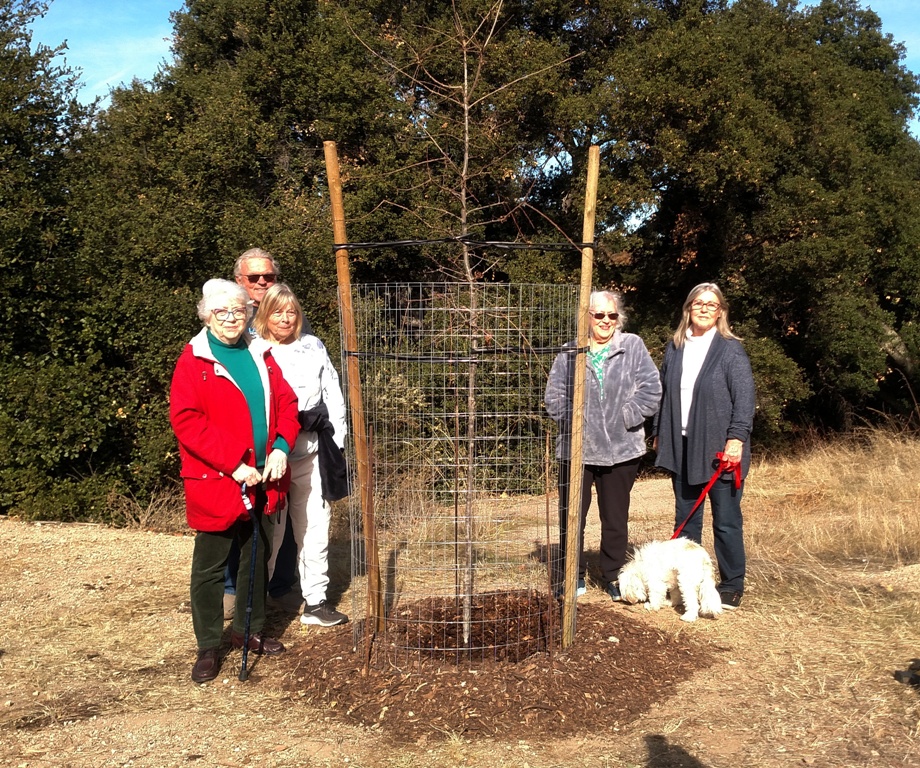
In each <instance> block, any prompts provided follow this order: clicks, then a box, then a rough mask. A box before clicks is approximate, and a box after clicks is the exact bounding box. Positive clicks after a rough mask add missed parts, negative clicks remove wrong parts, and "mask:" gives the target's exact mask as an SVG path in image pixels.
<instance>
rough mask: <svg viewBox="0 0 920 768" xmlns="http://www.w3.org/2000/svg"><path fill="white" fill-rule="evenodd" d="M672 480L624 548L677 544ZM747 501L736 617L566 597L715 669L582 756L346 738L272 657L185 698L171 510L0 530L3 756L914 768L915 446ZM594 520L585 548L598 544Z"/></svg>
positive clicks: (187, 552) (342, 527) (186, 556)
mask: <svg viewBox="0 0 920 768" xmlns="http://www.w3.org/2000/svg"><path fill="white" fill-rule="evenodd" d="M669 485H670V484H669V483H668V482H667V481H663V480H648V481H643V482H640V483H638V484H637V485H636V489H635V491H634V494H633V499H634V501H633V510H632V519H631V523H630V539H631V540H632V541H634V542H637V543H638V542H641V541H644V540H646V539H648V538H661V537H662V536H663V535H665V534H666V533H667V532H669V529H670V525H671V521H672V519H673V501H672V500H671V497H670V487H669ZM162 503H163V504H164V505H168V502H167V501H165V500H164V501H163V502H162ZM533 504H534V508H533V509H532V510H530V518H531V520H530V522H531V524H532V529H533V530H532V532H531V531H530V530H527V531H524V530H522V531H519V533H520V534H522V535H524V536H531V535H532V536H536V535H537V533H538V532H539V530H538V529H540V528H541V524H540V521H541V520H542V519H543V517H544V516H545V511H544V504H545V502H544V500H543V499H534V500H533ZM743 506H744V510H745V528H746V540H747V550H748V556H749V563H748V580H747V584H746V590H745V601H744V604H743V606H742V608H741V610H739V611H736V612H734V613H731V614H728V615H724V616H722V617H721V618H720V619H718V620H717V621H699V622H695V623H694V624H692V625H687V624H685V623H684V622H681V621H680V619H679V617H678V616H677V615H676V614H673V613H671V612H668V611H662V612H659V613H656V614H648V613H646V612H645V611H644V610H642V609H641V608H640V607H638V606H636V607H633V608H627V607H624V606H614V605H612V604H611V603H610V601H609V600H608V599H606V597H605V596H604V594H603V593H602V592H601V591H600V590H596V589H589V591H588V594H587V595H586V596H585V597H584V598H579V600H580V601H581V600H586V601H589V602H591V603H592V604H596V605H597V606H599V607H602V608H603V610H605V611H608V610H609V611H628V612H630V613H629V615H631V616H634V618H635V620H636V621H640V622H649V623H652V624H654V625H655V627H657V628H658V629H659V630H661V631H662V632H664V633H665V635H666V636H670V637H674V638H682V639H687V638H689V639H691V640H692V642H694V643H700V644H703V645H705V646H707V647H708V648H710V649H711V650H712V652H713V654H714V655H715V657H716V663H715V665H714V666H713V668H712V670H711V671H709V672H703V673H698V674H697V675H695V676H694V677H693V678H692V679H691V680H689V681H687V682H685V683H681V684H680V685H677V686H675V687H674V690H673V691H672V692H671V695H670V697H669V698H666V699H663V700H662V701H661V702H660V703H659V705H658V706H656V707H655V708H653V710H652V711H650V712H648V713H646V714H644V715H643V716H642V717H641V718H639V719H638V720H636V721H635V722H633V723H630V724H629V725H628V726H627V727H624V728H621V729H619V730H617V731H616V732H614V731H613V730H612V729H611V728H610V727H609V725H608V724H607V723H606V721H605V720H604V719H603V718H602V717H599V719H598V723H597V730H596V734H595V735H594V736H587V737H584V738H579V739H574V740H560V741H551V740H547V739H543V738H541V736H540V734H538V733H535V734H533V739H528V740H527V741H526V743H525V742H524V741H518V742H515V743H511V742H501V741H488V740H487V741H479V740H475V739H472V738H469V737H466V736H463V735H459V734H445V735H444V738H443V739H440V738H436V737H434V736H433V737H432V738H431V739H429V740H428V741H427V743H424V744H421V743H420V744H419V745H418V746H415V747H413V746H408V747H399V748H395V747H393V746H392V745H391V744H390V743H389V742H388V741H387V739H386V737H385V733H384V732H383V730H382V729H378V730H372V729H361V728H357V727H353V726H351V725H347V724H345V723H343V722H341V721H340V720H338V719H337V718H336V717H335V716H334V713H333V712H330V711H326V710H323V709H322V708H320V707H319V706H311V705H307V704H304V703H302V702H301V701H299V700H297V699H296V698H295V699H291V698H290V697H289V696H288V695H287V694H286V693H285V692H284V691H285V689H284V684H285V682H286V674H287V671H288V662H287V661H286V660H285V657H281V658H280V660H274V659H270V660H260V661H259V663H258V666H257V667H256V675H255V677H254V679H253V680H251V681H250V682H248V683H246V684H240V683H238V682H236V680H235V672H234V669H233V667H232V664H231V662H230V661H228V669H227V672H226V677H224V676H222V678H221V679H220V680H219V681H218V682H217V683H215V684H214V685H209V686H203V687H198V686H193V685H192V684H191V683H190V681H189V680H188V672H189V669H190V667H191V663H192V661H193V650H194V649H193V646H194V640H193V634H192V629H191V620H190V615H189V612H188V603H187V600H188V596H187V579H188V566H189V562H190V557H191V546H192V539H191V537H189V536H165V535H163V534H157V533H151V532H150V531H149V530H137V529H150V528H157V527H159V525H158V521H159V520H160V519H168V520H173V519H175V517H176V515H177V514H178V515H181V512H180V510H181V506H180V505H178V504H175V505H174V507H173V509H172V510H171V511H169V512H168V513H167V512H166V511H164V510H157V509H156V508H154V509H151V510H139V509H136V508H128V509H127V510H126V512H125V513H124V517H125V519H126V521H127V522H130V523H131V525H132V528H131V529H130V530H121V531H115V530H112V529H106V528H102V527H100V526H73V525H59V524H52V525H48V524H45V525H40V524H26V523H19V522H16V521H11V520H0V546H2V547H3V551H4V552H5V553H6V556H5V558H4V560H3V561H0V604H2V606H3V610H0V637H2V638H4V641H3V647H2V648H0V672H2V674H3V678H4V681H5V693H4V696H3V697H2V699H0V705H2V708H0V761H2V762H3V764H8V765H16V766H20V765H21V766H30V767H31V766H45V765H73V766H80V767H82V766H87V768H88V767H89V766H93V767H94V768H96V767H97V766H105V767H108V766H123V765H129V764H130V765H132V766H135V768H138V767H140V766H145V767H147V768H160V766H173V765H187V764H190V763H192V762H194V763H195V764H196V765H201V766H208V767H210V766H218V765H240V766H241V765H256V764H259V765H265V766H269V767H277V768H282V767H283V766H293V765H316V766H333V765H344V764H347V765H349V766H355V767H356V768H363V767H364V766H367V767H368V768H369V767H370V766H381V767H382V768H427V767H428V766H432V767H434V766H443V765H467V766H471V767H472V768H486V766H488V767H489V768H492V766H507V768H512V766H513V767H514V768H524V766H529V768H562V766H566V767H568V766H579V767H580V766H584V767H585V768H588V766H591V767H592V768H596V767H597V766H602V767H604V768H652V767H653V766H654V768H689V767H691V766H695V767H697V768H701V767H702V766H706V768H738V767H741V768H749V767H750V768H753V766H757V768H784V766H787V765H806V766H815V768H851V767H852V766H862V767H863V768H890V766H893V765H898V766H920V734H918V730H920V699H918V696H917V694H918V691H917V690H916V689H913V688H910V687H908V686H904V685H900V684H898V683H896V682H895V681H894V680H893V677H892V673H893V671H894V670H897V669H904V668H905V667H906V666H907V664H908V663H909V662H910V660H911V659H912V658H914V657H920V634H918V630H917V627H918V626H920V607H918V606H920V442H918V441H916V440H910V439H907V438H905V437H903V436H898V435H890V434H885V433H865V434H862V435H859V436H857V437H856V438H854V439H851V440H846V441H839V442H837V443H834V444H830V445H823V446H815V447H814V448H813V450H811V451H810V452H809V453H808V455H807V456H804V457H801V458H796V459H789V460H783V461H771V462H769V463H766V462H763V463H760V464H758V465H757V466H755V468H754V469H753V470H752V472H751V475H750V476H749V478H748V482H747V485H746V491H745V500H744V504H743ZM504 511H505V510H497V515H498V516H503V513H504ZM499 513H501V514H499ZM346 514H347V511H346V505H344V504H337V505H336V510H335V516H334V520H333V567H334V569H335V571H336V573H335V575H334V576H333V579H334V582H335V583H336V585H338V588H339V589H341V590H342V594H341V597H342V598H345V597H346V595H347V593H348V590H349V588H350V587H349V581H348V579H349V578H350V577H349V576H348V568H347V562H346V557H345V556H344V555H343V557H342V559H341V560H340V559H339V557H338V553H339V552H342V551H343V550H345V551H347V549H348V547H349V542H348V536H349V534H348V530H349V527H348V524H347V520H346ZM707 514H708V513H707ZM591 518H592V519H591V521H590V525H589V530H588V533H587V537H586V542H587V544H588V548H589V550H590V549H591V548H596V544H597V537H598V530H597V523H596V520H595V519H593V518H594V513H593V512H592V515H591ZM708 529H709V521H708V517H707V521H706V524H705V526H704V530H705V531H706V537H705V538H704V544H706V545H707V546H711V542H710V540H709V538H708V537H709V533H708ZM278 629H279V630H280V631H281V632H282V633H283V634H282V638H283V639H284V641H285V642H286V643H287V644H289V645H290V646H291V647H293V648H303V647H304V646H305V645H308V644H309V643H310V642H311V638H315V637H316V633H321V632H322V631H323V630H319V629H316V628H305V627H303V626H302V625H300V624H299V622H296V621H294V622H292V623H290V624H289V625H287V624H285V625H283V626H279V627H278ZM576 640H577V639H576ZM237 661H238V659H237V658H233V660H232V663H233V664H236V663H237ZM623 661H624V660H623V659H616V658H612V663H623ZM625 661H627V662H628V659H627V660H625ZM675 663H679V660H678V659H675ZM254 713H258V714H254Z"/></svg>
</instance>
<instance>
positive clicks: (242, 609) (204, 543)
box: [191, 490, 274, 650]
mask: <svg viewBox="0 0 920 768" xmlns="http://www.w3.org/2000/svg"><path fill="white" fill-rule="evenodd" d="M266 503H267V499H266V497H265V493H264V492H263V491H261V490H260V491H259V493H257V494H256V507H255V509H256V519H257V520H258V521H259V526H258V536H259V540H258V545H257V548H256V568H255V581H254V583H253V584H252V585H251V586H252V589H253V593H252V617H251V620H250V631H251V632H253V633H255V632H261V631H262V628H263V626H264V625H265V585H266V583H267V582H268V558H269V555H270V554H271V542H272V534H273V525H274V521H273V520H272V518H271V517H269V516H268V515H266V514H265V505H266ZM252 535H253V525H252V521H251V520H250V519H248V518H241V519H239V520H237V521H236V522H235V523H234V524H233V525H231V526H230V527H229V528H228V529H227V530H226V531H216V532H214V533H208V532H206V531H199V532H198V533H197V534H196V536H195V547H194V550H193V552H192V578H191V604H192V626H193V627H194V629H195V639H196V640H197V641H198V648H199V649H202V650H203V649H205V648H217V647H218V646H220V643H221V638H222V636H223V632H224V607H223V598H224V569H225V568H226V567H227V560H228V559H229V557H230V549H231V547H232V546H233V544H234V543H236V544H237V546H238V547H239V551H240V562H239V565H238V566H237V567H238V571H237V582H236V583H237V590H236V613H235V614H234V616H233V629H234V630H235V631H237V632H239V633H240V634H242V632H243V630H244V629H245V626H246V623H245V622H246V603H247V599H248V596H249V588H250V584H249V571H250V564H251V562H252Z"/></svg>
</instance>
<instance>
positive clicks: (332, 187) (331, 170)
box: [323, 141, 384, 632]
mask: <svg viewBox="0 0 920 768" xmlns="http://www.w3.org/2000/svg"><path fill="white" fill-rule="evenodd" d="M323 153H324V155H325V158H326V175H327V177H328V181H329V200H330V202H331V203H332V232H333V237H334V238H335V243H336V245H345V244H346V243H347V242H348V237H347V235H346V234H345V206H344V205H343V203H342V178H341V176H340V175H339V157H338V153H337V152H336V146H335V142H334V141H324V142H323ZM335 270H336V276H337V278H338V285H339V302H340V303H341V307H342V324H343V328H342V331H343V336H344V341H345V361H346V371H347V384H348V405H349V407H350V409H351V422H352V436H353V438H354V441H355V458H356V460H357V463H358V486H359V492H360V494H361V496H360V498H361V520H362V523H363V526H364V548H365V555H364V556H365V559H366V561H367V617H368V624H369V625H374V626H376V628H377V631H378V632H382V631H383V624H384V615H383V594H382V592H381V589H380V560H379V556H378V552H377V528H376V522H375V520H374V505H373V498H374V478H373V476H372V474H371V461H370V452H369V447H368V439H367V425H366V423H365V421H364V400H363V398H362V395H361V377H360V373H359V370H358V357H357V352H358V341H357V333H356V331H355V315H354V309H353V307H352V303H351V274H350V272H349V268H348V250H347V249H346V248H339V249H337V250H336V252H335Z"/></svg>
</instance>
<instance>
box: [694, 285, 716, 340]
mask: <svg viewBox="0 0 920 768" xmlns="http://www.w3.org/2000/svg"><path fill="white" fill-rule="evenodd" d="M721 315H722V305H721V304H720V303H719V299H718V297H717V296H716V295H715V294H714V293H713V292H712V291H703V292H702V293H701V294H700V295H699V296H697V297H696V298H695V299H694V300H693V301H692V303H691V304H690V331H691V333H692V334H693V335H694V336H702V335H703V334H704V333H706V331H708V330H709V329H710V328H712V326H714V325H715V324H716V321H717V320H718V319H719V317H720V316H721Z"/></svg>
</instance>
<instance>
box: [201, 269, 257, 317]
mask: <svg viewBox="0 0 920 768" xmlns="http://www.w3.org/2000/svg"><path fill="white" fill-rule="evenodd" d="M231 301H237V302H239V303H240V304H242V305H243V306H244V307H246V310H247V315H246V320H247V322H248V320H249V315H250V314H251V313H252V307H251V306H250V305H249V294H248V293H246V289H245V288H243V286H241V285H237V284H236V283H234V282H233V281H231V280H223V279H221V278H219V277H215V278H213V279H211V280H208V281H207V282H206V283H205V284H204V285H203V286H202V287H201V300H200V301H199V302H198V319H199V320H201V322H202V323H204V324H205V325H207V323H208V318H209V317H210V316H211V310H213V309H220V308H221V307H226V306H227V304H228V303H229V302H231Z"/></svg>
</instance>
